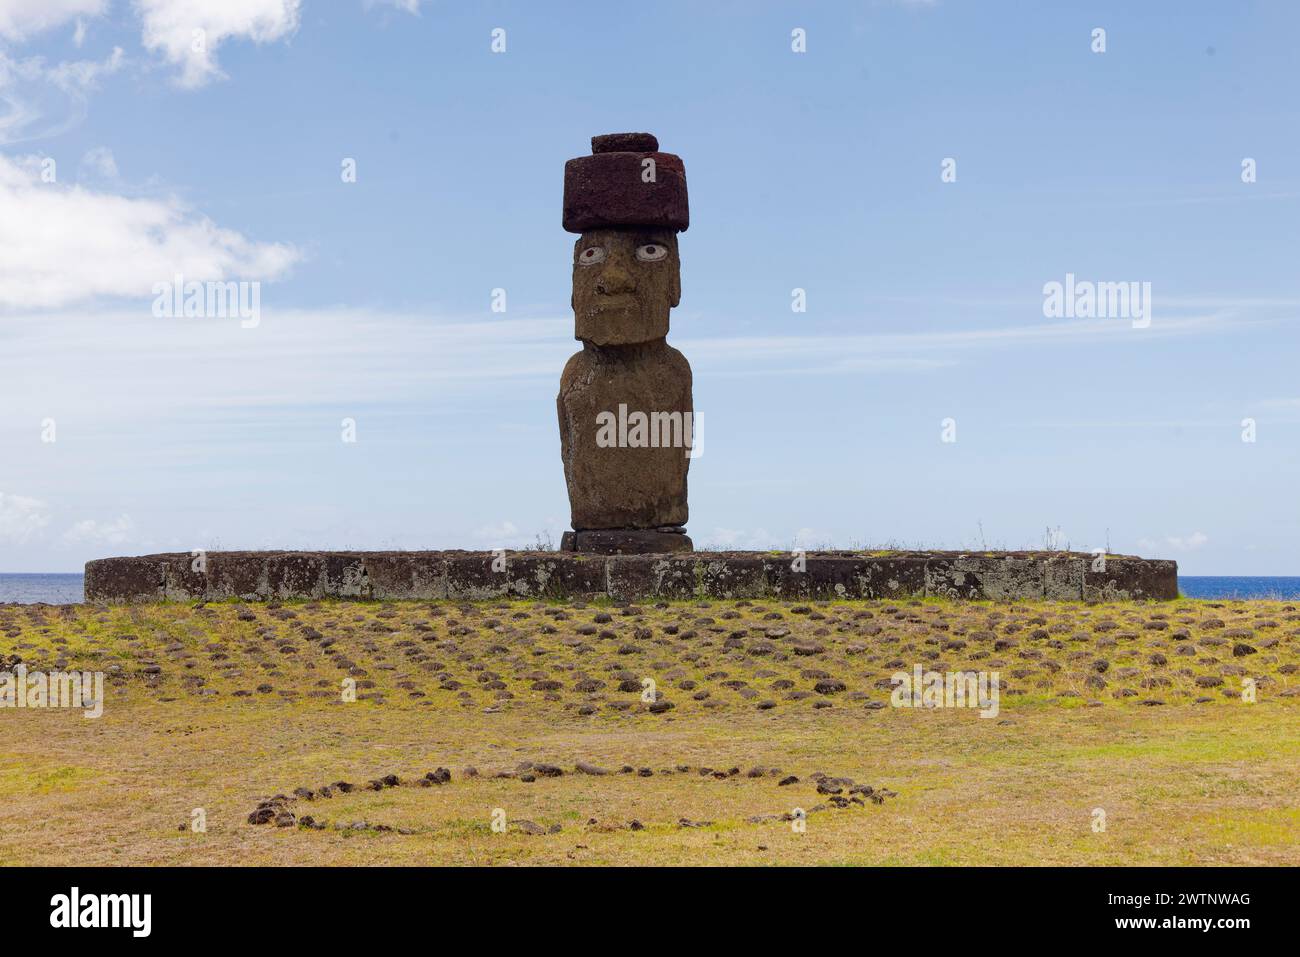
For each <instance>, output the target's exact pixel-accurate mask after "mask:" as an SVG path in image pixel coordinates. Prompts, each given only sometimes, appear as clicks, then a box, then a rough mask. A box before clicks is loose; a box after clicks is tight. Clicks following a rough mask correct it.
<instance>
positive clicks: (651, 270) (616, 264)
mask: <svg viewBox="0 0 1300 957" xmlns="http://www.w3.org/2000/svg"><path fill="white" fill-rule="evenodd" d="M653 257H657V258H653ZM681 298H682V284H681V260H680V258H679V253H678V249H677V236H676V234H674V233H672V232H670V231H669V230H666V229H631V228H629V229H598V230H593V231H591V232H586V233H583V234H582V236H580V237H579V238H578V241H577V242H575V243H574V244H573V295H572V305H573V337H574V338H575V339H580V340H581V341H583V342H585V343H588V344H590V345H593V346H631V345H638V344H640V343H646V342H655V341H656V340H659V339H663V338H664V336H666V335H668V320H669V313H670V312H671V311H672V309H673V308H674V307H675V306H676V305H677V304H678V302H680V301H681ZM618 355H619V353H612V354H611V357H612V358H617V357H618Z"/></svg>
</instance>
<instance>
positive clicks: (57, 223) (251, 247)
mask: <svg viewBox="0 0 1300 957" xmlns="http://www.w3.org/2000/svg"><path fill="white" fill-rule="evenodd" d="M299 258H300V254H299V252H298V251H297V250H296V249H295V248H294V247H293V246H291V245H286V244H282V243H258V242H254V241H253V240H250V239H248V238H246V237H245V236H243V235H241V234H240V233H238V232H235V231H233V230H230V229H223V228H221V227H219V226H218V225H217V224H216V223H214V222H213V221H212V220H210V219H208V218H207V217H206V216H203V215H201V214H199V213H197V212H195V211H194V210H192V209H190V208H189V207H187V206H186V205H185V204H183V203H181V202H180V201H179V200H176V199H148V198H140V199H136V198H128V197H125V196H119V195H116V194H113V193H106V192H95V191H92V190H88V189H84V188H81V187H79V186H78V187H70V188H69V187H63V186H60V185H57V184H51V183H45V182H42V180H41V170H40V165H39V160H37V159H36V158H32V157H28V158H25V159H23V160H20V161H15V160H12V159H9V158H8V157H4V156H0V308H5V307H8V308H10V309H19V308H31V309H40V308H50V307H58V306H63V305H68V304H71V303H75V302H80V301H84V300H87V299H90V298H93V297H97V296H146V295H151V294H152V289H153V285H154V284H155V283H158V282H164V281H170V280H171V279H172V277H173V276H175V275H176V274H177V273H180V274H182V275H184V276H185V277H186V278H187V279H195V280H201V281H206V280H219V279H229V278H240V279H275V278H278V277H279V276H281V275H283V274H284V273H285V272H286V271H287V270H288V269H289V267H290V266H292V265H293V263H295V262H296V261H298V259H299Z"/></svg>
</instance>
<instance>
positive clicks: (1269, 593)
mask: <svg viewBox="0 0 1300 957" xmlns="http://www.w3.org/2000/svg"><path fill="white" fill-rule="evenodd" d="M82 577H83V576H82V575H80V574H67V575H48V574H39V573H37V574H0V602H18V603H20V604H32V603H33V602H39V601H43V602H46V603H47V604H50V605H67V604H75V603H77V602H80V601H82V599H83V591H82ZM1178 587H1179V589H1180V590H1181V591H1182V593H1183V594H1184V595H1186V596H1187V597H1188V598H1281V599H1300V577H1297V576H1278V575H1272V576H1242V575H1180V576H1178Z"/></svg>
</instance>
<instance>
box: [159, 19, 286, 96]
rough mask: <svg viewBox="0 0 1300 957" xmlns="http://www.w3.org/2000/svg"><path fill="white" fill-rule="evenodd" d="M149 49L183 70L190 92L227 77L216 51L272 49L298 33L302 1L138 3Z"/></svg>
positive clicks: (183, 80) (182, 82)
mask: <svg viewBox="0 0 1300 957" xmlns="http://www.w3.org/2000/svg"><path fill="white" fill-rule="evenodd" d="M135 8H136V11H137V12H138V13H139V14H140V19H141V21H142V27H143V34H142V36H141V42H142V43H143V44H144V46H145V48H146V49H149V50H152V51H154V52H156V53H160V54H162V56H163V58H164V59H166V60H167V62H168V63H171V64H174V65H176V66H179V67H180V68H181V72H180V75H179V77H178V78H177V82H178V83H179V84H180V85H181V86H183V87H187V88H190V89H193V88H195V87H199V86H203V85H204V84H205V83H207V82H208V81H209V80H212V79H215V78H218V77H223V76H225V74H224V73H222V71H221V67H220V65H219V64H218V63H217V59H216V53H217V48H218V47H219V46H221V44H222V43H224V42H225V41H227V40H230V39H247V40H252V41H253V42H254V43H272V42H274V41H276V40H281V39H283V38H285V37H287V36H289V35H291V34H292V33H293V32H294V31H295V30H297V29H298V23H299V16H300V10H301V2H300V0H221V2H219V3H214V2H212V0H135Z"/></svg>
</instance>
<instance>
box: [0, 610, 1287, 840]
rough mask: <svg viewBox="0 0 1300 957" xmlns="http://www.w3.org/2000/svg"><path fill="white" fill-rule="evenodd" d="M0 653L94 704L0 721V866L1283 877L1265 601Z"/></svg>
mask: <svg viewBox="0 0 1300 957" xmlns="http://www.w3.org/2000/svg"><path fill="white" fill-rule="evenodd" d="M0 656H3V659H0V668H3V667H5V662H7V663H8V667H10V668H11V669H13V668H16V662H15V660H14V659H15V657H16V658H18V659H21V662H22V664H23V665H24V666H25V667H26V668H28V669H30V670H33V671H47V672H48V671H70V670H92V671H102V672H105V673H106V674H107V676H108V684H107V688H106V700H105V702H104V710H103V716H102V717H100V718H98V719H87V718H85V717H83V716H82V714H81V713H80V712H79V711H73V710H65V709H49V708H47V709H27V708H23V709H11V708H0V864H9V865H12V864H274V865H303V864H378V863H396V864H431V863H456V864H489V863H492V864H506V863H520V864H569V863H575V864H1291V865H1294V864H1297V863H1300V801H1298V800H1297V797H1296V794H1297V782H1298V781H1300V677H1298V676H1297V666H1298V665H1300V611H1297V606H1296V605H1294V604H1287V603H1283V602H1193V601H1179V602H1171V603H1162V604H1101V605H1082V604H1064V603H1023V604H1015V605H1006V604H999V605H993V604H984V603H944V602H935V601H924V602H921V601H916V602H894V603H885V602H825V603H817V602H814V603H808V604H803V605H800V604H795V603H789V602H773V601H764V602H754V603H748V602H722V601H713V602H709V603H672V604H667V605H662V606H651V605H644V606H640V607H636V606H629V607H616V606H613V605H602V604H594V603H593V604H590V605H586V606H583V605H581V604H575V603H555V604H546V603H538V602H531V601H529V602H509V603H506V602H499V603H484V604H474V605H469V604H455V603H428V602H390V603H329V602H321V603H306V604H303V603H297V604H286V605H284V606H282V607H280V606H276V605H238V604H217V605H207V606H198V607H194V606H189V605H175V604H171V605H147V606H135V607H104V606H93V605H86V606H67V607H51V606H4V607H0ZM915 664H919V665H921V666H922V667H923V668H925V669H927V670H933V671H937V672H952V671H958V670H975V671H982V672H993V671H996V672H998V674H999V676H1000V681H1001V690H1000V696H999V713H998V714H997V715H996V717H990V718H982V717H980V715H979V712H978V711H977V710H974V709H958V708H937V709H931V708H904V707H893V706H891V703H890V698H891V685H890V678H891V676H892V675H893V674H894V673H895V672H898V671H910V670H911V669H912V667H913V665H915ZM646 678H649V679H652V680H653V682H654V685H653V687H651V688H649V689H647V687H646V686H645V684H644V683H643V682H644V679H646ZM345 679H350V681H349V687H352V686H354V688H355V698H356V700H345V697H348V698H350V697H352V695H350V694H349V695H345V694H344V681H345ZM1247 679H1248V680H1249V681H1250V682H1253V686H1254V689H1255V700H1254V701H1253V702H1251V701H1248V700H1243V687H1244V686H1245V685H1244V683H1245V682H1246V681H1247ZM579 764H582V765H583V766H584V767H586V768H587V771H589V772H599V771H606V772H608V773H584V772H582V771H579V770H578V768H577V766H578V765H579ZM438 768H445V769H447V771H448V772H449V774H450V780H449V781H446V782H445V783H433V782H431V781H430V782H427V783H426V784H424V785H421V784H420V779H421V778H423V777H425V775H426V774H428V773H429V772H434V771H435V770H436V769H438ZM471 769H472V770H471ZM624 769H626V770H624ZM701 769H705V770H704V772H703V773H702V772H701ZM556 772H559V773H556ZM389 775H393V776H395V777H396V779H397V781H398V783H397V784H396V785H395V786H389V785H385V784H383V782H382V779H383V778H384V777H385V776H389ZM790 777H795V778H797V779H798V780H797V781H793V782H788V783H782V782H784V781H788V779H789V778H790ZM389 780H390V782H391V781H392V778H390V779H389ZM372 781H373V782H376V783H375V784H374V785H371V784H370V782H372ZM340 782H343V783H346V784H347V785H350V786H351V787H350V788H347V787H343V786H342V785H341V784H340ZM372 787H373V788H375V789H373V790H372V789H371V788H372ZM323 788H324V789H325V790H324V791H322V789H323ZM295 791H298V792H299V793H298V794H295ZM276 796H279V798H280V799H279V800H276V801H272V802H271V803H270V804H266V802H267V801H268V799H272V798H275V797H276ZM259 806H265V807H267V810H266V811H264V812H263V814H262V816H263V817H270V818H271V819H270V820H269V821H267V822H266V823H261V824H254V823H250V815H255V813H256V812H257V809H258V808H259ZM796 808H799V809H802V810H803V811H804V812H806V820H805V821H804V822H803V829H802V832H799V830H798V825H799V823H800V822H798V821H792V820H790V818H791V817H795V816H797V814H796V812H795V809H796ZM196 809H202V814H203V817H204V819H205V822H206V830H204V831H202V832H196V831H195V830H194V829H193V828H192V827H191V824H192V821H193V820H194V813H195V810H196ZM494 814H495V820H496V822H497V823H498V825H500V824H501V822H502V821H504V831H501V832H498V831H497V830H494V829H493V823H494ZM1102 814H1104V828H1102V827H1101V826H1100V825H1101V823H1102V820H1103V819H1102V817H1101V815H1102ZM254 819H256V818H254ZM308 819H310V820H311V822H314V825H315V826H312V824H309V823H307V821H308Z"/></svg>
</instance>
